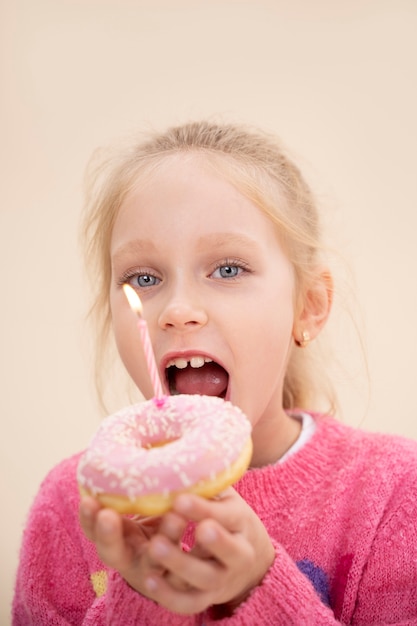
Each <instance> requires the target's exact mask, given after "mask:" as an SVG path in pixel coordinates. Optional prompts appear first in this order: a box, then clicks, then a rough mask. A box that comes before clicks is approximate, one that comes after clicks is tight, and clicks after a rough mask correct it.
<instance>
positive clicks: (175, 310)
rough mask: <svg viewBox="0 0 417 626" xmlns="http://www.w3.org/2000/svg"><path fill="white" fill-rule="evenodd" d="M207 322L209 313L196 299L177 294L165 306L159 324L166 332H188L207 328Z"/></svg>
mask: <svg viewBox="0 0 417 626" xmlns="http://www.w3.org/2000/svg"><path fill="white" fill-rule="evenodd" d="M207 320H208V315H207V311H206V309H205V307H204V306H202V305H201V303H199V302H198V301H197V300H196V299H195V298H190V297H187V296H186V295H185V294H181V295H180V294H178V293H177V294H175V295H174V296H172V297H170V298H169V299H168V300H167V301H166V303H165V304H164V307H163V309H162V311H161V313H160V316H159V319H158V324H159V327H160V328H162V329H164V330H168V329H176V330H179V331H188V330H195V329H198V328H199V327H201V326H205V324H207Z"/></svg>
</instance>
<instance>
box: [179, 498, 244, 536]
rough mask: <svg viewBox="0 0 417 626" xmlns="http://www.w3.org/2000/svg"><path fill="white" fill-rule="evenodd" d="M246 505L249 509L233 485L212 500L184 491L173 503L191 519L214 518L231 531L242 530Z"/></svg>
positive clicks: (195, 520)
mask: <svg viewBox="0 0 417 626" xmlns="http://www.w3.org/2000/svg"><path fill="white" fill-rule="evenodd" d="M244 507H245V508H246V510H247V509H248V505H247V504H246V503H245V502H244V500H242V498H241V497H240V496H239V494H238V493H237V492H236V491H235V490H234V489H233V488H231V487H229V488H228V489H226V490H225V491H223V492H222V494H221V497H218V498H216V499H211V500H207V499H205V498H201V497H200V496H196V495H194V494H188V493H184V494H181V495H180V496H178V498H176V499H175V501H174V505H173V509H174V511H175V512H176V513H178V514H180V515H182V516H184V517H186V518H187V519H189V520H191V521H194V522H200V521H202V520H203V519H206V518H213V519H216V520H217V521H218V522H219V523H220V524H222V525H223V526H224V527H225V528H227V529H228V530H229V531H230V532H237V531H239V530H240V527H241V520H242V517H243V515H242V513H243V510H244ZM246 515H247V513H246Z"/></svg>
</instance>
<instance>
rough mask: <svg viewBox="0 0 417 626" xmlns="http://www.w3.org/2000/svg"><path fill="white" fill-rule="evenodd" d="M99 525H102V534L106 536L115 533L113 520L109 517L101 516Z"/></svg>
mask: <svg viewBox="0 0 417 626" xmlns="http://www.w3.org/2000/svg"><path fill="white" fill-rule="evenodd" d="M98 523H99V525H100V530H101V532H102V533H105V534H106V535H111V534H112V533H113V532H114V524H113V521H112V520H111V519H109V518H108V517H107V515H101V516H100V517H99V520H98Z"/></svg>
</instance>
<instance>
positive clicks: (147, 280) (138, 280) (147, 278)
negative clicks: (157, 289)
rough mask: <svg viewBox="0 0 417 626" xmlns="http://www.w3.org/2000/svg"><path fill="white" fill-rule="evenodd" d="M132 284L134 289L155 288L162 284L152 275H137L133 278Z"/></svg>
mask: <svg viewBox="0 0 417 626" xmlns="http://www.w3.org/2000/svg"><path fill="white" fill-rule="evenodd" d="M131 283H132V286H133V287H153V286H154V285H158V284H159V283H160V279H159V278H157V277H156V276H152V274H137V275H136V276H132V278H131Z"/></svg>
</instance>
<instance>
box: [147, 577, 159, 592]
mask: <svg viewBox="0 0 417 626" xmlns="http://www.w3.org/2000/svg"><path fill="white" fill-rule="evenodd" d="M145 587H146V589H147V590H148V591H156V589H157V588H158V585H157V583H156V580H155V579H154V578H147V579H146V580H145Z"/></svg>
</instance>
